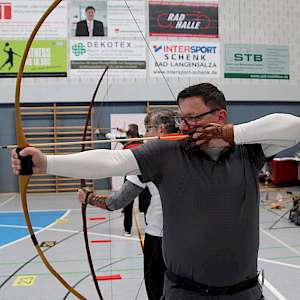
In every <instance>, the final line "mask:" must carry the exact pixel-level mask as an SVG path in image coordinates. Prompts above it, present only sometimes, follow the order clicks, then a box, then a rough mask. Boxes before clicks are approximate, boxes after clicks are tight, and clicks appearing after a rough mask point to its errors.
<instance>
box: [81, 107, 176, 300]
mask: <svg viewBox="0 0 300 300" xmlns="http://www.w3.org/2000/svg"><path fill="white" fill-rule="evenodd" d="M144 123H145V128H146V133H145V137H152V136H162V135H166V134H172V133H176V132H177V130H178V129H177V128H176V126H175V120H174V113H173V112H172V111H169V110H161V111H155V112H153V113H152V114H150V113H149V114H147V116H146V118H145V122H144ZM146 188H149V191H150V194H151V202H150V206H149V207H148V210H147V214H146V224H147V226H146V229H145V241H144V278H145V286H146V291H147V295H148V299H149V300H159V299H161V297H162V295H163V286H164V275H165V271H166V267H165V263H164V260H163V255H162V235H163V215H162V207H161V200H160V195H159V192H158V190H157V188H156V186H155V185H154V184H153V183H152V182H147V183H143V182H142V180H141V178H140V176H137V175H131V176H127V177H126V181H125V183H124V184H123V186H122V188H121V189H120V191H118V192H116V193H114V194H112V195H110V196H109V197H107V196H102V195H97V194H96V193H91V192H88V191H86V190H79V192H78V197H79V200H80V202H82V203H88V204H90V205H93V206H97V207H100V208H102V209H107V210H110V211H113V210H117V209H120V208H122V207H124V206H126V205H128V204H129V203H132V201H133V200H134V199H135V198H136V197H138V196H139V195H141V193H142V192H143V191H145V189H146Z"/></svg>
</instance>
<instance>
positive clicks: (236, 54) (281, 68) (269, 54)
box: [224, 44, 290, 80]
mask: <svg viewBox="0 0 300 300" xmlns="http://www.w3.org/2000/svg"><path fill="white" fill-rule="evenodd" d="M224 47H225V49H224V64H225V66H224V72H225V74H224V77H225V78H252V79H285V80H288V79H290V73H289V48H288V46H274V45H248V44H225V46H224Z"/></svg>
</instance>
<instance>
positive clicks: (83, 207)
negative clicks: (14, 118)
mask: <svg viewBox="0 0 300 300" xmlns="http://www.w3.org/2000/svg"><path fill="white" fill-rule="evenodd" d="M107 70H108V66H107V67H106V68H105V70H104V72H103V73H102V75H101V77H100V80H99V82H98V84H97V87H96V89H95V91H94V94H93V98H92V100H91V103H90V106H89V110H88V115H87V118H86V122H85V127H84V131H83V136H82V141H83V142H85V141H86V135H87V129H88V126H89V123H90V120H91V115H92V108H93V105H94V102H95V99H96V95H97V92H98V89H99V87H100V84H101V82H102V80H103V78H104V75H105V73H106V72H107ZM83 151H85V144H82V146H81V152H83ZM80 187H81V188H85V187H86V181H85V179H80ZM86 207H87V204H86V203H82V204H81V216H82V229H83V236H84V243H85V249H86V255H87V258H88V263H89V266H90V271H91V274H92V277H93V281H94V285H95V288H96V290H97V293H98V296H99V299H100V300H103V296H102V294H101V291H100V287H99V285H98V281H97V278H96V273H95V268H94V265H93V260H92V255H91V251H90V247H89V238H88V232H87V221H86Z"/></svg>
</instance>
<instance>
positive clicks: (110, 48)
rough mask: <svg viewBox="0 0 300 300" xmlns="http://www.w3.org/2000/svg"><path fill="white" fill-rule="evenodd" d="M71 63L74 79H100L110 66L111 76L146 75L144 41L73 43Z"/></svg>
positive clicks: (131, 76) (85, 41) (73, 41)
mask: <svg viewBox="0 0 300 300" xmlns="http://www.w3.org/2000/svg"><path fill="white" fill-rule="evenodd" d="M70 60H71V63H70V67H71V70H70V75H71V76H79V77H80V76H82V77H86V76H91V77H94V76H98V75H99V70H102V69H104V68H105V67H106V66H107V65H108V66H109V76H110V77H125V78H126V77H127V78H136V77H138V78H140V77H145V76H146V51H145V42H144V41H143V40H95V39H91V40H82V39H77V40H72V41H71V42H70Z"/></svg>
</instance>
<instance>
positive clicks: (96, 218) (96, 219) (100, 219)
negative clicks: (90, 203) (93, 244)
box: [88, 217, 106, 221]
mask: <svg viewBox="0 0 300 300" xmlns="http://www.w3.org/2000/svg"><path fill="white" fill-rule="evenodd" d="M88 220H89V221H102V220H106V218H98V217H93V218H88Z"/></svg>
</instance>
